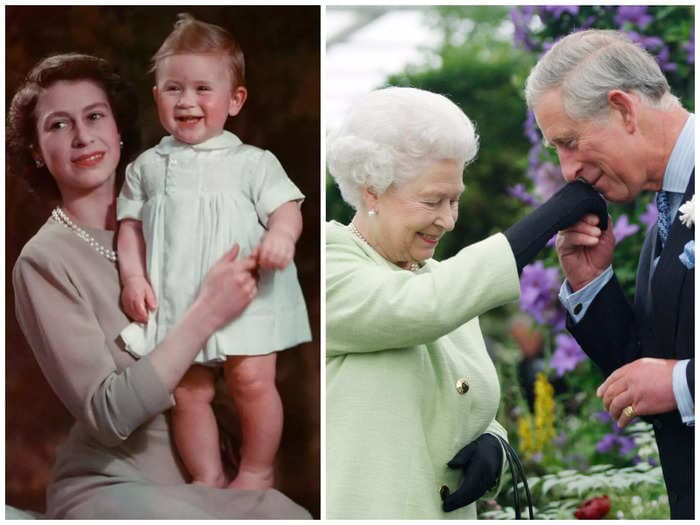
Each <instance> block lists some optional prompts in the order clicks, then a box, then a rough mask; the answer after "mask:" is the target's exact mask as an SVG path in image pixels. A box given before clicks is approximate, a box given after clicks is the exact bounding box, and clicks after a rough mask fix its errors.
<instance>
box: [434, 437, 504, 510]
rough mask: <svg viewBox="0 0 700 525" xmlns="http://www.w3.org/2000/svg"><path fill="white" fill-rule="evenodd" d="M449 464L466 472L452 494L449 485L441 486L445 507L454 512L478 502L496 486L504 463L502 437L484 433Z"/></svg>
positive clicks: (443, 506)
mask: <svg viewBox="0 0 700 525" xmlns="http://www.w3.org/2000/svg"><path fill="white" fill-rule="evenodd" d="M447 466H448V467H450V468H451V469H460V470H462V472H464V478H463V479H462V484H461V485H460V486H459V488H458V489H457V490H456V491H454V492H453V493H452V494H450V493H449V489H448V488H447V487H446V486H443V488H442V489H440V497H441V498H442V510H444V511H445V512H450V511H453V510H455V509H458V508H460V507H464V506H465V505H469V504H470V503H474V502H475V501H476V500H478V499H479V498H480V497H481V496H483V495H484V494H485V493H486V492H487V491H488V490H489V489H491V488H493V487H494V486H495V485H496V482H497V481H498V476H499V475H500V473H501V468H502V466H503V449H502V448H501V444H500V443H499V442H498V438H496V437H495V436H492V435H491V434H481V435H480V436H479V437H478V438H476V439H475V440H474V441H472V442H471V443H469V444H468V445H467V446H465V447H464V448H463V449H462V450H460V451H459V452H457V454H456V455H455V457H453V458H452V459H451V460H450V462H449V463H448V464H447Z"/></svg>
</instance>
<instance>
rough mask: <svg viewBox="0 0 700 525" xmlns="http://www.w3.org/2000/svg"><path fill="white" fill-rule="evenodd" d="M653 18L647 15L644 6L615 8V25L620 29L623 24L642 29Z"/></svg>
mask: <svg viewBox="0 0 700 525" xmlns="http://www.w3.org/2000/svg"><path fill="white" fill-rule="evenodd" d="M653 19H654V18H653V17H652V16H651V15H650V14H648V13H647V6H645V5H621V6H620V7H618V8H617V15H615V23H616V24H617V25H618V27H620V28H622V26H623V25H624V24H625V22H630V23H632V24H636V25H637V26H638V27H639V28H641V29H644V28H645V27H646V26H648V25H649V23H650V22H651V21H652V20H653Z"/></svg>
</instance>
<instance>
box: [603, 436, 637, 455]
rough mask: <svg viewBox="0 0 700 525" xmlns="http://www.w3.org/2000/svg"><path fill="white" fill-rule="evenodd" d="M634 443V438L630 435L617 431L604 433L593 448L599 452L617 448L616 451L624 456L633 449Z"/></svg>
mask: <svg viewBox="0 0 700 525" xmlns="http://www.w3.org/2000/svg"><path fill="white" fill-rule="evenodd" d="M634 447H635V443H634V438H633V437H631V436H624V435H622V434H620V433H619V432H618V431H616V432H613V433H610V434H605V435H604V436H603V438H602V439H601V440H600V441H598V443H597V444H596V446H595V449H596V450H597V451H598V452H600V453H605V452H612V450H613V448H617V453H618V454H619V455H620V456H626V455H627V454H629V453H630V452H632V451H633V450H634Z"/></svg>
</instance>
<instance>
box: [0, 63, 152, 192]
mask: <svg viewBox="0 0 700 525" xmlns="http://www.w3.org/2000/svg"><path fill="white" fill-rule="evenodd" d="M62 80H68V81H72V80H91V81H93V82H95V83H96V84H97V85H99V86H100V87H101V88H102V89H103V90H104V92H105V93H106V95H107V98H108V100H109V103H110V106H111V108H112V113H113V114H114V119H115V121H116V123H117V129H119V134H120V135H121V139H122V142H123V143H124V146H123V149H122V152H121V160H120V162H119V165H118V166H117V174H116V175H117V176H116V180H115V184H116V187H117V189H118V188H121V186H122V183H123V181H124V168H125V167H126V165H127V164H128V163H129V162H130V161H131V160H133V158H134V157H135V155H136V154H137V153H138V152H139V151H140V147H141V140H140V139H141V137H140V132H139V126H138V99H137V97H136V92H135V91H134V89H133V87H132V86H131V84H129V83H128V82H126V81H125V80H124V79H122V78H121V77H120V76H119V75H118V74H117V72H116V71H115V69H114V68H113V67H112V66H110V64H109V63H108V62H107V61H106V60H104V59H102V58H98V57H94V56H90V55H82V54H78V53H67V54H62V55H53V56H49V57H47V58H45V59H43V60H42V61H40V62H39V63H38V64H37V65H36V66H35V67H34V68H33V69H32V70H31V71H30V72H29V74H28V75H27V76H26V78H25V80H24V83H23V84H22V85H21V86H20V87H19V89H18V90H17V92H16V93H15V96H14V97H13V98H12V102H11V103H10V108H9V110H8V112H7V130H6V131H7V135H6V141H7V142H6V144H7V146H6V147H7V168H8V174H9V175H11V176H15V177H20V178H22V179H24V180H25V181H26V183H27V184H28V185H29V188H30V190H31V191H33V192H35V193H36V194H37V195H38V196H39V198H40V199H42V200H45V201H51V203H52V204H53V203H54V202H55V201H58V200H59V199H60V193H59V191H58V187H57V186H56V183H55V181H54V179H53V177H52V176H51V175H50V174H49V172H48V170H47V169H46V166H42V167H37V166H36V165H35V164H34V159H33V158H32V148H33V147H35V145H36V115H35V114H34V110H35V108H36V103H37V99H38V98H39V94H40V93H41V92H42V90H44V89H47V88H49V87H50V86H52V85H53V84H54V83H56V82H59V81H62Z"/></svg>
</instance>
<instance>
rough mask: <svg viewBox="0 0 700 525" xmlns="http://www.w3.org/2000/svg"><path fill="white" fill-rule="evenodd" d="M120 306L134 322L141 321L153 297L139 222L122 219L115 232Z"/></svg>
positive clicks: (151, 304)
mask: <svg viewBox="0 0 700 525" xmlns="http://www.w3.org/2000/svg"><path fill="white" fill-rule="evenodd" d="M117 253H118V254H119V259H118V260H119V276H120V280H121V283H122V296H121V302H122V308H124V311H125V312H126V314H127V315H128V316H129V317H130V318H131V319H133V320H134V321H139V322H141V323H145V322H146V321H147V320H148V311H149V310H155V308H156V297H155V294H154V292H153V289H152V288H151V285H150V283H149V282H148V277H147V275H146V242H145V241H144V238H143V230H142V228H141V221H137V220H135V219H124V220H123V221H120V223H119V232H118V234H117Z"/></svg>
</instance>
